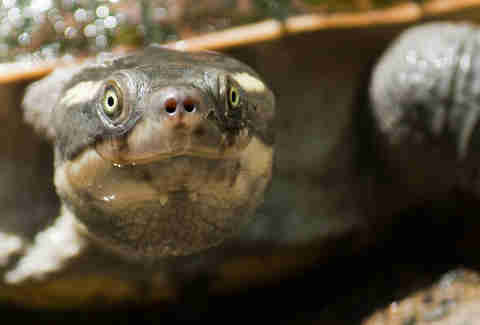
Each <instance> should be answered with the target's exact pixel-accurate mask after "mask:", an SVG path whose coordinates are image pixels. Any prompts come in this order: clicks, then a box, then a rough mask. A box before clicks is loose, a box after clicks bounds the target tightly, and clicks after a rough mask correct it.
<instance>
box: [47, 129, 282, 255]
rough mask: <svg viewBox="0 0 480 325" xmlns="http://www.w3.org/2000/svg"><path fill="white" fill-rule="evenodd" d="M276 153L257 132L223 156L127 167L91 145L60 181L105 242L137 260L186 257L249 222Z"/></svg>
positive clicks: (64, 168)
mask: <svg viewBox="0 0 480 325" xmlns="http://www.w3.org/2000/svg"><path fill="white" fill-rule="evenodd" d="M272 156H273V148H272V147H270V146H267V145H265V144H264V143H263V142H262V141H261V140H259V139H258V138H256V137H253V138H251V139H250V141H249V142H248V144H247V145H246V146H245V148H244V150H241V151H237V152H235V154H232V155H227V156H225V155H223V156H220V158H212V157H213V156H209V157H200V155H177V156H174V155H172V156H170V157H169V158H164V157H162V159H160V160H155V161H152V162H150V163H146V162H142V163H141V164H136V165H128V166H123V167H120V166H118V165H115V164H112V162H111V161H109V160H105V159H104V158H102V157H101V156H100V155H99V154H98V153H97V150H95V149H90V150H87V151H84V152H83V153H82V154H80V155H79V156H78V157H77V158H76V159H74V160H71V161H65V162H64V163H62V164H61V165H59V166H58V167H57V169H56V171H55V185H56V187H57V191H58V193H59V195H60V197H61V198H62V200H63V202H64V203H65V204H66V205H67V207H68V208H69V209H70V210H71V211H73V213H74V214H75V215H76V217H77V219H78V220H79V221H80V222H81V223H82V224H84V225H85V227H86V229H87V231H88V233H89V234H90V235H91V237H92V238H94V239H96V241H97V242H99V243H101V244H102V245H103V246H106V247H108V248H111V249H113V250H114V251H115V252H118V253H120V254H121V255H122V256H127V257H129V258H131V257H135V258H136V259H145V258H147V259H151V258H162V257H167V256H180V255H183V256H184V255H191V254H194V253H198V252H201V251H203V250H205V249H207V248H209V247H213V246H218V245H220V244H221V243H222V242H224V241H225V240H227V239H228V238H231V237H232V236H234V234H235V233H237V232H238V231H239V230H240V229H241V228H242V227H243V226H244V225H245V224H247V223H248V221H249V220H251V217H252V214H253V212H254V210H255V209H256V207H257V206H258V205H259V204H260V203H261V202H262V199H263V192H264V190H265V188H266V186H267V184H268V183H269V181H270V178H271V169H272ZM226 157H227V158H226Z"/></svg>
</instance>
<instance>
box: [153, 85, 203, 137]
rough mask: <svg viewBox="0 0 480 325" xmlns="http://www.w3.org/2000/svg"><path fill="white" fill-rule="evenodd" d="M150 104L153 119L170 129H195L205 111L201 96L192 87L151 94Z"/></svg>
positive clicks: (171, 88) (165, 89) (168, 88)
mask: <svg viewBox="0 0 480 325" xmlns="http://www.w3.org/2000/svg"><path fill="white" fill-rule="evenodd" d="M150 103H151V104H150V108H151V112H152V114H153V117H154V119H156V120H160V121H161V122H162V123H164V125H165V127H167V128H172V129H178V128H185V129H195V128H196V127H198V125H199V124H200V123H201V121H202V116H203V115H204V114H205V113H206V111H207V104H206V102H205V99H204V98H203V94H202V93H201V91H200V90H198V89H196V88H193V87H166V88H162V89H159V90H157V91H155V92H154V93H153V94H152V96H151V101H150Z"/></svg>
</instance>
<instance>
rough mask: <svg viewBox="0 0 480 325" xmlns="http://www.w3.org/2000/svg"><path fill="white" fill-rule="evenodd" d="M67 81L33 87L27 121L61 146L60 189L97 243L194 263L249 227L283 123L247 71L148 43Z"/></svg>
mask: <svg viewBox="0 0 480 325" xmlns="http://www.w3.org/2000/svg"><path fill="white" fill-rule="evenodd" d="M58 76H59V77H55V74H54V75H52V76H51V77H49V78H47V79H46V80H41V81H39V82H38V83H36V84H34V85H32V86H31V87H30V88H29V90H28V91H27V93H26V96H25V100H24V107H25V111H26V119H27V120H28V121H29V122H30V123H31V124H33V125H34V126H35V128H36V129H37V130H40V131H43V133H45V134H46V135H47V137H48V138H49V139H51V140H52V142H53V143H54V146H55V185H56V188H57V192H58V194H59V196H60V197H61V199H62V201H63V202H64V204H65V205H66V207H67V208H68V209H70V210H71V211H72V212H73V213H74V214H75V215H76V217H77V218H78V220H79V221H80V223H82V224H83V225H84V226H85V227H84V228H85V229H87V233H88V234H89V235H90V236H91V237H92V238H93V239H95V240H98V241H99V242H100V243H102V244H104V245H106V246H108V247H111V248H113V249H114V250H116V251H118V252H120V253H122V254H124V255H127V256H136V257H153V258H157V257H164V256H172V255H173V256H177V255H189V254H193V253H196V252H200V251H202V250H204V249H206V248H209V247H212V246H216V245H219V244H220V243H222V242H223V241H224V240H226V239H227V238H230V237H232V236H233V235H234V234H235V233H236V232H237V231H238V230H239V229H240V228H242V226H243V225H245V224H246V223H248V221H249V220H250V219H251V217H252V214H253V213H254V210H255V208H256V207H257V206H258V205H259V204H260V203H261V201H262V197H263V192H264V190H265V188H266V186H267V184H268V183H269V181H270V178H271V169H272V157H273V131H272V125H271V124H272V120H273V116H274V97H273V94H272V92H271V91H270V90H269V89H268V88H267V86H266V85H265V83H264V82H263V81H262V80H261V79H260V77H259V76H258V75H257V74H256V73H255V72H254V71H252V70H251V69H250V68H249V67H247V66H245V65H244V64H242V63H240V62H238V61H236V60H234V59H232V58H229V57H226V56H224V55H221V54H217V53H210V52H208V53H185V52H177V51H174V50H168V49H165V48H160V47H149V48H147V49H146V50H145V51H143V52H142V53H140V54H135V55H130V56H125V57H120V58H115V59H110V60H104V61H101V62H99V63H98V62H97V63H96V64H91V65H86V66H85V67H82V68H72V70H71V71H70V72H58ZM55 78H56V79H55ZM58 88H60V89H61V90H59V89H58ZM47 93H48V94H50V95H49V97H50V98H45V99H43V101H44V102H45V103H44V105H40V106H39V103H40V102H41V101H42V94H47ZM44 96H45V95H44Z"/></svg>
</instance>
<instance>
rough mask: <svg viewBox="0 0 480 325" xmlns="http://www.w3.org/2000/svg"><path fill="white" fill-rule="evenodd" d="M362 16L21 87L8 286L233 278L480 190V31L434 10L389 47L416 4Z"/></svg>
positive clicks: (164, 286) (149, 52)
mask: <svg viewBox="0 0 480 325" xmlns="http://www.w3.org/2000/svg"><path fill="white" fill-rule="evenodd" d="M434 2H435V1H434ZM446 3H447V4H448V3H450V2H449V1H447V2H446ZM452 3H453V2H452ZM455 3H458V2H455ZM450 4H451V3H450ZM415 6H418V5H415ZM409 8H410V7H409ZM415 8H417V7H415ZM469 9H471V8H469ZM382 10H386V9H382ZM452 11H453V9H452ZM380 12H384V11H380ZM392 12H393V13H394V12H395V11H392ZM402 12H403V11H402ZM371 14H372V13H370V15H371ZM390 14H391V13H390V12H389V14H388V15H387V17H390ZM457 14H458V15H461V14H463V15H466V16H468V17H472V16H473V12H472V11H470V10H467V11H466V12H463V11H462V12H460V13H459V12H456V11H455V12H454V15H457ZM339 15H340V14H339ZM359 15H362V14H359ZM364 15H366V16H365V17H368V15H369V14H368V13H367V14H364ZM352 16H353V17H356V16H355V15H354V14H352ZM342 17H346V16H341V15H340V16H336V19H338V20H339V21H341V18H342ZM348 17H349V16H348ZM374 17H376V16H374ZM409 17H410V16H409ZM415 17H416V19H419V18H420V17H419V16H415ZM464 17H465V16H461V18H464ZM293 18H295V17H293ZM293 18H291V19H293ZM310 18H312V17H310ZM317 18H318V19H324V17H317ZM454 18H457V17H454ZM289 19H290V18H289ZM292 21H295V20H288V19H287V20H286V21H285V22H283V24H284V25H282V23H279V24H280V26H284V27H282V28H286V29H287V30H288V28H292V25H291V24H290V25H289V22H290V23H291V22H292ZM354 21H355V20H351V21H350V24H351V25H349V27H348V28H346V29H342V28H335V29H332V30H328V29H327V30H323V31H318V32H315V33H305V34H298V35H295V36H285V37H284V38H281V39H280V40H278V41H275V42H266V43H259V44H256V45H251V46H250V47H248V48H237V49H232V50H230V51H229V53H227V54H228V55H224V54H218V53H212V52H198V53H187V52H183V51H179V50H175V49H171V48H169V47H168V46H167V47H165V46H150V47H147V48H145V49H143V50H140V51H138V52H136V53H133V54H127V55H120V56H118V55H116V54H114V55H103V56H101V57H99V58H98V59H96V60H93V61H87V62H85V63H82V64H78V65H75V66H70V67H65V68H59V69H57V70H56V71H55V72H53V73H51V74H50V75H49V76H47V77H46V78H45V79H42V80H39V81H36V82H35V83H33V84H31V85H29V86H28V88H26V90H25V87H26V84H28V83H30V81H28V82H25V81H22V82H21V83H17V84H13V85H10V87H9V88H7V87H5V88H4V90H3V91H4V92H7V91H8V92H10V93H11V92H12V91H16V93H15V96H14V97H11V96H10V97H9V96H7V94H6V96H5V98H7V99H10V100H11V101H12V102H11V103H8V104H7V106H8V107H17V106H18V105H19V104H20V101H22V106H23V112H20V111H19V110H16V109H12V110H9V111H8V116H7V117H8V119H9V121H10V120H12V121H13V119H14V117H15V116H19V115H22V116H23V118H24V119H25V121H26V122H27V124H28V125H27V124H17V125H15V124H12V130H11V131H12V132H10V130H6V131H4V132H5V135H7V134H8V135H11V134H15V145H13V144H12V145H11V146H10V147H8V144H9V143H10V142H9V141H7V149H6V152H7V154H5V159H4V160H3V162H2V164H3V165H4V167H5V168H2V169H3V174H2V178H3V179H5V181H4V182H3V183H4V184H8V186H4V187H3V188H2V191H4V192H2V197H4V198H5V201H4V202H5V208H4V211H6V213H5V217H4V218H3V219H2V222H1V227H0V231H1V233H0V234H1V242H2V249H1V252H2V253H1V254H0V257H1V259H0V261H1V263H2V265H3V266H2V269H1V272H2V273H1V274H2V278H3V283H2V284H1V285H0V296H1V297H2V299H3V300H5V301H9V302H14V303H17V304H24V305H27V306H36V307H72V306H77V307H78V306H91V305H92V304H97V305H98V304H100V305H108V304H116V303H119V302H125V301H135V302H143V303H150V302H155V301H162V300H166V299H172V298H173V299H174V298H175V297H178V296H179V295H182V294H183V293H185V292H189V289H190V288H192V286H193V288H195V290H196V291H198V290H199V289H198V284H199V283H200V287H201V289H200V291H202V292H222V290H231V288H235V287H243V286H245V285H246V284H247V283H251V282H255V281H261V280H265V279H270V278H273V277H275V276H276V274H277V273H278V274H280V273H282V272H285V271H288V270H291V269H298V268H300V267H301V266H303V265H307V264H311V263H313V261H318V259H319V258H321V257H322V256H323V257H325V260H328V257H330V256H332V255H335V254H336V253H335V252H338V251H339V250H340V251H341V249H343V248H345V246H346V249H347V250H353V251H355V250H359V249H364V248H365V247H367V246H368V243H370V242H371V241H374V239H372V238H370V237H371V233H372V229H374V230H373V232H374V233H375V229H382V227H384V226H385V224H388V223H390V222H391V220H392V218H393V217H394V216H395V215H397V214H400V213H402V211H404V210H407V209H410V208H411V207H414V206H416V205H422V204H425V202H428V203H430V202H437V201H440V202H441V201H451V198H452V194H451V193H452V190H455V191H460V192H462V193H468V195H472V196H475V195H476V190H477V189H476V187H475V178H474V176H475V161H476V160H475V152H474V150H473V149H472V148H474V141H475V139H476V137H475V130H476V129H475V122H476V115H475V114H476V110H475V109H474V108H472V107H470V106H468V105H470V104H472V98H474V97H475V96H474V95H475V90H476V89H475V87H470V85H472V84H473V85H475V83H474V81H475V77H476V76H475V72H476V70H475V69H474V68H473V67H474V65H475V49H476V48H475V46H476V43H475V41H476V39H475V37H474V36H475V28H474V27H472V26H470V25H467V24H464V25H453V24H443V23H442V24H440V23H439V24H433V25H425V26H420V27H414V28H413V29H411V30H408V31H407V32H406V34H403V36H401V38H400V39H399V40H398V41H396V42H395V45H393V47H390V49H389V50H388V51H387V52H386V54H385V55H384V56H383V58H382V59H381V60H380V61H379V62H378V63H377V60H378V58H379V56H380V55H381V54H382V53H383V52H384V51H385V50H386V48H387V47H388V44H390V43H391V41H392V40H393V39H394V38H396V37H397V36H398V35H399V33H400V32H402V31H403V30H404V29H406V28H407V27H409V26H410V25H411V23H410V21H409V19H406V20H405V21H404V23H400V24H399V25H396V24H394V25H388V24H387V25H385V26H372V27H367V28H357V26H355V25H353V24H354ZM297 22H298V21H297ZM374 22H376V23H378V21H375V20H374ZM289 26H290V27H289ZM306 29H308V28H306ZM264 39H268V37H265V38H264ZM358 39H361V40H362V42H361V44H359V42H358ZM187 45H188V42H187ZM285 45H287V46H286V47H285ZM187 49H188V46H187ZM340 49H342V50H344V51H340ZM347 49H348V50H350V51H349V52H348V51H346V50H347ZM353 49H355V52H354V53H355V55H352V53H353ZM432 49H433V50H434V51H432ZM272 53H275V55H274V56H272ZM305 53H308V55H305ZM229 55H230V56H233V57H237V58H240V59H241V60H242V61H245V62H247V64H243V63H240V61H238V60H237V59H232V58H230V56H229ZM374 64H375V68H372V66H373V65H374ZM249 66H252V67H253V69H252V68H250V67H249ZM186 67H188V69H187V68H186ZM364 73H365V76H367V78H366V79H365V78H364ZM370 75H371V76H370ZM278 76H282V77H283V78H279V77H278ZM370 79H371V82H370ZM366 80H368V81H366ZM466 80H471V81H473V82H466ZM312 85H313V86H312ZM23 92H25V95H24V99H23V100H21V97H22V96H21V94H23ZM273 94H275V99H274V95H273ZM357 95H358V98H357ZM275 103H276V104H275ZM442 105H443V106H442ZM275 106H276V108H275ZM438 107H441V108H442V109H437V108H438ZM275 112H276V117H275V118H274V113H275ZM162 115H163V116H164V117H162ZM7 117H5V118H7ZM159 117H160V118H159ZM158 121H169V122H168V123H171V124H170V128H171V130H175V131H172V132H175V133H174V134H175V136H170V135H169V133H168V132H169V131H168V129H166V130H165V129H162V128H161V127H159V126H158V125H159V123H160V122H158ZM189 125H190V126H189ZM193 126H194V127H193ZM152 132H153V133H157V132H158V133H160V134H161V135H162V136H163V137H162V138H159V139H160V140H158V139H157V140H156V139H155V138H149V135H151V134H152ZM189 132H190V133H189ZM17 134H18V136H17ZM38 134H40V135H42V136H43V137H44V138H45V139H47V140H41V139H40V137H38ZM194 136H195V137H197V138H199V139H201V141H198V142H197V143H195V137H194ZM164 138H166V139H168V141H164V142H162V141H163V140H165V139H164ZM8 139H10V138H8ZM48 142H50V143H48ZM12 143H13V142H12ZM52 144H53V149H52ZM152 148H155V151H151V150H152ZM159 148H167V149H163V150H166V151H163V152H162V151H161V149H159ZM193 148H195V149H193ZM157 150H160V151H157ZM412 155H415V159H412V158H411V157H412ZM9 159H10V160H9ZM12 161H13V162H12ZM223 163H226V165H225V166H223V165H222V164H223ZM90 164H91V165H90ZM32 166H33V167H32ZM82 166H84V167H82ZM85 166H88V168H87V167H85ZM92 166H93V167H92ZM152 166H153V167H152ZM155 168H158V170H160V172H159V174H158V175H155V173H154V172H153V170H154V169H155ZM446 170H449V171H450V170H454V171H455V172H451V173H448V174H446V173H445V171H446ZM157 172H158V171H157ZM272 175H273V176H272ZM197 177H198V178H199V179H197ZM169 179H171V180H169ZM53 180H54V181H53ZM192 180H193V182H192ZM161 182H167V183H169V182H171V184H170V183H169V184H170V185H169V186H171V190H168V191H166V192H161V191H160V189H161V188H162V187H161V185H159V184H162V183H161ZM189 182H192V183H195V184H194V186H195V187H194V188H195V190H194V191H192V190H187V189H186V187H187V186H186V184H191V183H189ZM46 184H48V185H46ZM147 185H148V186H147ZM217 185H222V186H219V187H218V188H217V187H215V186H217ZM147 187H148V188H147ZM152 188H153V189H154V190H152ZM208 191H214V192H215V195H214V196H215V197H216V198H215V199H212V198H211V197H210V196H209V194H208ZM152 192H154V193H155V195H153V194H152ZM3 193H4V194H3ZM12 193H15V195H12ZM57 194H58V196H57ZM145 196H146V197H147V198H148V199H145ZM153 196H155V197H154V198H153ZM2 204H3V203H2ZM117 204H118V207H121V208H119V210H116V208H117ZM158 211H168V213H167V215H166V216H162V215H161V214H160V212H158ZM197 211H198V212H197ZM117 212H118V213H117ZM200 215H201V216H203V217H202V218H196V217H198V216H200ZM132 216H135V217H134V218H132ZM171 216H173V217H171ZM365 228H367V230H365ZM352 233H353V234H356V233H360V236H359V238H357V237H355V239H354V240H353V241H352V240H351V238H350V234H352ZM345 234H347V235H345ZM365 234H368V236H366V235H365ZM365 236H366V237H369V238H365ZM339 238H341V239H344V238H346V243H347V244H346V245H345V242H341V241H340V240H339ZM352 242H353V244H352ZM342 243H343V244H342ZM351 246H354V247H353V248H352V247H351ZM99 301H100V302H101V303H99Z"/></svg>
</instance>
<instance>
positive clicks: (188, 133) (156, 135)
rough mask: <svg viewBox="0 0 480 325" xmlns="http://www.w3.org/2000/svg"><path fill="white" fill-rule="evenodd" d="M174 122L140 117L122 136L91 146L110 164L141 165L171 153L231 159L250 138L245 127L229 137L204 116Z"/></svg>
mask: <svg viewBox="0 0 480 325" xmlns="http://www.w3.org/2000/svg"><path fill="white" fill-rule="evenodd" d="M175 122H176V121H174V122H173V123H172V121H162V122H161V123H158V122H157V121H154V120H151V119H144V120H142V121H140V122H139V123H138V124H137V125H136V126H135V128H134V129H133V130H132V131H131V132H130V133H129V134H127V135H125V136H120V137H111V138H108V137H107V138H105V139H103V140H101V141H98V142H97V143H96V144H95V149H96V151H97V153H98V154H99V155H100V156H101V157H102V158H104V159H105V160H107V161H110V162H112V163H114V164H118V165H144V164H151V163H155V162H158V161H163V160H166V159H171V158H175V157H203V158H206V159H234V158H235V157H237V156H238V155H239V154H240V153H241V152H242V151H243V150H244V149H245V148H246V147H247V146H248V145H249V143H250V141H251V135H250V134H249V131H248V129H246V128H245V129H242V130H240V131H239V132H238V134H237V135H235V136H233V137H232V136H229V135H228V134H225V133H222V132H221V131H220V130H219V129H218V128H217V127H216V126H215V125H214V124H213V123H212V122H210V121H207V120H204V121H201V122H202V123H198V124H199V125H193V126H190V125H187V124H184V123H182V122H180V123H175ZM165 124H167V125H165ZM169 124H170V125H169ZM191 124H194V123H191ZM178 125H180V126H178Z"/></svg>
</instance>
